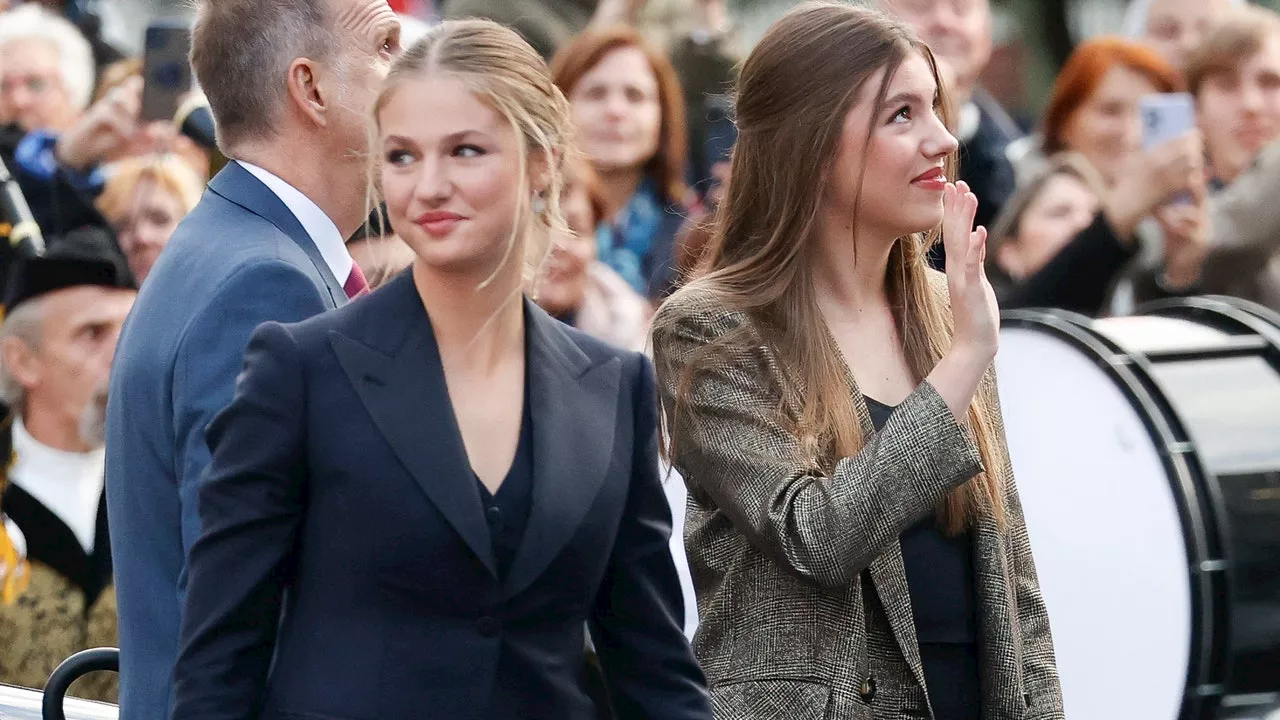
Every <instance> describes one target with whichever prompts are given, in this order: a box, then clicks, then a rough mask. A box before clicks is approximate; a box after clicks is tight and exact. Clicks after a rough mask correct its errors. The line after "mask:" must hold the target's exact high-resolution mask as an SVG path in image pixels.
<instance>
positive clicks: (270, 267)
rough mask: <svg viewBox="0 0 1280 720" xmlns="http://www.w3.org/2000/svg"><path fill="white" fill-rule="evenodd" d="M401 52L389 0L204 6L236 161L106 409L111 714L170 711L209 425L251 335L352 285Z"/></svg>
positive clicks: (207, 203)
mask: <svg viewBox="0 0 1280 720" xmlns="http://www.w3.org/2000/svg"><path fill="white" fill-rule="evenodd" d="M398 49H399V23H398V21H397V19H396V16H395V13H394V12H392V10H391V9H390V8H389V7H388V6H387V3H386V0H202V2H201V4H200V7H199V9H198V12H197V15H196V21H195V26H194V29H193V33H192V49H191V62H192V67H193V69H194V70H195V74H196V77H197V79H198V80H199V82H200V85H201V87H202V89H203V90H204V92H205V94H206V95H207V96H208V98H209V104H210V106H211V108H212V111H213V115H214V118H215V121H216V124H217V132H218V142H219V145H220V147H221V149H222V151H223V152H224V154H225V155H226V156H227V157H228V158H231V160H232V162H230V163H229V164H228V165H227V167H226V168H225V169H224V170H223V171H222V172H220V173H219V174H218V175H217V176H216V177H215V178H214V179H213V180H212V181H211V182H210V183H209V189H208V192H207V193H205V196H204V198H203V199H202V200H201V202H200V204H199V205H198V206H196V208H195V210H193V211H192V212H191V214H190V215H188V216H187V218H186V219H185V220H184V221H183V222H182V224H181V225H180V226H179V227H178V229H177V231H175V233H174V234H173V237H172V239H171V240H170V242H169V244H168V246H167V247H166V248H165V251H164V252H163V253H162V254H161V256H160V259H159V261H158V262H157V263H156V265H155V267H154V268H153V269H152V271H151V274H150V275H149V276H148V277H147V282H146V283H145V285H144V286H143V288H142V291H141V293H140V294H139V296H138V300H137V303H136V304H135V305H134V309H133V312H132V314H131V315H130V317H129V320H128V322H127V323H126V324H125V327H124V330H123V332H122V333H121V336H120V343H119V346H118V350H117V354H116V359H115V364H114V366H113V369H112V375H111V399H110V404H109V407H108V410H107V413H108V414H107V448H108V450H107V507H108V514H109V516H110V517H111V544H112V550H113V556H114V560H115V572H116V587H117V596H118V599H119V608H120V647H121V658H120V660H121V667H120V671H121V672H120V680H121V699H120V705H121V718H123V719H124V720H161V719H162V718H167V717H168V715H169V711H170V706H171V684H172V680H171V676H172V669H173V664H174V660H175V658H176V656H177V652H178V632H179V625H180V621H181V619H180V615H181V608H182V605H183V599H184V598H183V596H184V593H185V586H186V570H185V563H186V552H187V550H188V549H189V548H190V546H191V544H192V543H194V542H195V539H196V538H197V536H198V535H199V532H200V526H199V522H200V521H199V514H198V512H197V508H196V504H195V503H196V495H197V493H196V491H197V485H198V482H199V479H200V476H201V474H202V472H203V471H204V469H205V466H206V465H207V464H208V462H209V450H208V448H207V447H206V445H205V426H206V425H207V424H208V422H209V420H210V419H211V418H212V417H213V416H214V414H215V413H217V412H218V411H219V410H221V409H222V408H223V407H224V406H225V405H227V403H228V402H230V400H231V397H232V393H233V390H234V385H235V380H236V375H237V373H238V372H239V370H240V368H241V364H242V357H243V354H244V350H245V346H246V344H247V343H248V339H249V335H250V334H251V333H252V331H253V329H254V328H255V327H257V326H258V325H259V324H261V323H263V322H265V321H268V320H278V321H285V322H289V321H298V320H302V319H304V318H307V317H309V316H312V315H315V314H317V313H320V312H322V311H324V310H326V309H329V308H333V307H335V306H338V305H341V304H344V303H346V302H347V300H348V298H349V297H354V296H355V295H357V294H359V293H361V292H362V291H363V289H364V277H363V274H362V273H361V272H360V269H359V268H358V267H357V266H355V265H354V263H353V262H352V260H351V256H350V255H349V254H348V253H347V251H346V247H345V244H344V239H345V238H347V237H349V236H350V235H351V234H352V233H353V232H354V231H355V230H356V229H357V228H358V227H359V226H360V224H361V222H362V221H363V220H364V218H365V217H366V216H367V211H366V208H365V197H366V195H365V187H364V185H365V179H364V178H365V177H366V172H365V168H364V162H365V161H366V158H367V148H366V139H365V138H366V128H365V117H366V116H367V114H368V111H369V108H370V106H371V104H372V102H373V99H374V96H375V95H376V93H377V91H378V87H379V85H380V84H381V78H382V77H383V76H385V73H386V70H387V68H388V67H389V64H390V61H391V58H392V55H393V54H394V53H396V52H397V51H398Z"/></svg>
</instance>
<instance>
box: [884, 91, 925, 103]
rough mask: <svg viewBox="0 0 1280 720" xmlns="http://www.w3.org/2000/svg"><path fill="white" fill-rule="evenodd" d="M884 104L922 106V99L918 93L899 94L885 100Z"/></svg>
mask: <svg viewBox="0 0 1280 720" xmlns="http://www.w3.org/2000/svg"><path fill="white" fill-rule="evenodd" d="M884 104H885V105H894V106H897V105H903V104H915V105H923V104H924V98H922V97H920V94H919V93H914V92H900V93H898V94H897V95H894V96H893V97H891V98H889V99H888V100H885V101H884Z"/></svg>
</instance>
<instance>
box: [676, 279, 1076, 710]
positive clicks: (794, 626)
mask: <svg viewBox="0 0 1280 720" xmlns="http://www.w3.org/2000/svg"><path fill="white" fill-rule="evenodd" d="M930 272H931V273H932V271H930ZM931 279H932V281H933V282H934V286H935V290H937V291H938V292H940V293H942V294H943V296H944V297H945V294H946V280H945V277H944V276H942V275H941V274H940V273H933V276H932V278H931ZM655 327H656V330H655V334H654V338H653V343H654V359H655V364H656V367H657V373H658V380H659V392H660V393H661V397H662V402H663V407H664V410H665V411H666V413H667V415H666V420H667V428H668V432H669V433H670V434H671V435H670V437H671V453H672V458H671V459H672V462H673V464H674V466H675V467H676V468H677V469H678V470H679V471H680V473H681V474H682V475H683V476H684V479H685V481H686V482H687V483H688V487H689V506H688V517H687V519H686V527H685V542H686V546H687V550H688V554H689V563H690V567H691V570H692V573H693V579H694V585H695V587H696V590H697V595H698V610H699V615H700V618H701V620H700V625H699V627H698V631H697V634H696V635H695V637H694V650H695V652H696V654H697V656H698V659H699V661H700V662H701V663H702V666H703V669H704V671H705V673H706V675H707V680H708V682H709V684H710V687H711V693H712V699H713V705H714V709H715V716H716V718H717V719H718V720H768V719H771V718H778V719H779V720H781V719H783V718H786V719H787V720H818V719H819V718H823V719H828V720H830V719H834V718H839V719H841V720H844V719H854V720H871V719H873V718H874V719H876V720H881V719H888V718H908V717H922V718H924V717H931V716H932V710H931V709H930V708H929V704H928V700H927V697H926V694H925V692H924V673H923V669H922V667H921V663H920V653H919V646H918V643H917V640H916V633H915V622H914V619H913V617H912V611H911V599H910V594H909V590H908V587H907V580H906V573H905V570H904V567H903V561H902V551H901V547H900V545H899V543H898V537H899V535H900V534H901V533H902V532H903V531H904V530H906V529H907V528H908V527H910V526H911V525H912V524H914V523H915V522H916V521H918V520H920V519H921V518H923V517H924V516H925V515H927V514H929V513H931V512H933V511H934V508H936V507H937V505H938V503H939V502H940V501H941V500H942V498H943V497H944V496H945V495H946V493H947V492H948V491H949V490H951V489H953V488H955V487H956V486H958V485H960V484H961V483H963V482H964V481H966V480H968V479H969V478H971V477H973V476H974V475H975V474H976V473H978V472H979V471H980V470H981V468H982V464H981V460H980V458H979V454H978V451H977V447H976V445H975V443H974V442H973V437H972V434H971V432H970V431H969V430H968V429H967V427H965V426H963V425H961V424H960V423H957V422H956V420H955V419H954V416H953V415H952V413H951V411H950V410H949V409H948V407H947V405H946V403H945V402H944V401H943V399H942V398H941V397H940V396H939V395H938V393H937V391H936V390H935V389H934V388H933V387H932V386H931V385H930V384H929V383H928V382H924V383H921V384H920V386H919V387H918V388H916V389H915V391H914V392H912V393H911V395H910V396H909V397H908V398H907V399H906V400H905V401H903V402H902V403H901V405H899V406H898V408H897V409H896V411H895V412H894V413H893V415H892V417H891V419H890V420H889V422H888V423H887V424H886V425H885V427H884V428H883V429H882V431H880V432H878V433H877V432H876V431H875V429H874V426H873V425H872V422H871V417H870V414H869V412H868V411H867V408H866V405H865V403H864V402H863V401H862V395H861V393H860V392H858V390H857V385H856V383H855V382H854V380H853V377H852V374H851V373H849V372H847V368H846V379H847V381H848V383H849V389H850V392H852V393H853V397H854V402H855V406H856V409H857V414H858V418H859V420H860V423H861V425H862V430H863V437H865V438H867V442H866V445H865V446H864V447H863V449H862V450H861V451H860V452H859V453H858V454H857V455H855V456H853V457H849V458H842V459H841V458H804V457H803V452H802V450H801V445H800V442H799V440H798V439H797V438H796V437H795V435H794V434H793V433H792V432H791V431H789V430H788V429H787V425H788V423H787V422H786V421H785V420H786V418H788V417H789V418H791V419H794V418H795V417H796V416H797V414H798V413H797V412H796V408H798V407H800V406H801V405H800V404H801V403H802V402H803V397H804V389H803V388H797V387H792V386H790V385H789V384H788V381H787V380H786V379H785V378H784V375H783V373H782V372H781V369H780V366H779V363H778V360H777V359H776V357H775V356H774V354H773V353H772V352H771V351H770V350H769V349H768V346H767V345H766V344H765V343H764V342H762V341H760V336H759V333H758V330H757V328H756V326H755V325H754V323H753V322H752V320H751V319H750V318H749V317H748V316H747V315H745V314H743V313H736V312H725V311H724V310H723V309H722V308H721V307H718V306H717V305H716V303H715V302H714V301H713V300H712V298H711V297H710V296H709V294H708V293H707V292H706V291H705V290H702V289H699V288H697V287H696V286H690V287H688V288H686V289H685V290H683V291H682V292H680V293H678V294H677V295H675V296H673V298H672V299H671V300H670V301H669V302H668V303H667V304H666V305H664V307H663V308H662V309H661V310H660V312H659V318H658V321H657V322H656V323H655ZM730 333H733V334H735V335H736V336H737V337H738V338H745V339H746V340H747V342H745V343H741V345H743V346H744V347H746V348H749V349H748V350H742V351H730V352H729V353H728V354H727V355H716V356H715V358H716V359H715V362H714V363H713V364H712V365H711V367H710V368H709V369H706V370H702V371H699V372H698V373H696V374H694V375H693V376H692V378H691V379H690V381H689V384H688V386H687V387H688V389H689V391H690V394H689V397H688V399H687V400H686V401H685V402H684V403H683V404H681V406H680V407H679V409H678V410H677V411H676V412H674V413H673V408H674V401H675V396H676V392H677V388H678V387H679V386H680V385H681V383H682V382H683V381H684V380H683V379H684V376H685V372H684V370H685V368H686V366H687V365H688V364H689V362H690V361H691V360H692V359H694V358H695V357H697V356H699V355H700V350H702V349H704V348H705V347H706V346H707V345H708V344H710V343H713V342H715V341H716V340H717V339H721V338H725V337H727V336H729V334H730ZM742 334H745V335H742ZM979 392H980V393H982V394H983V395H984V396H985V397H986V398H987V399H988V401H989V402H991V403H992V404H993V406H995V407H996V408H997V409H998V407H999V406H998V397H997V393H996V387H995V379H994V373H993V372H988V374H987V376H986V378H985V379H984V382H983V383H982V385H981V387H980V389H979ZM995 420H996V423H995V431H996V433H997V436H998V437H999V438H1000V443H1001V444H1002V446H1003V443H1004V427H1003V425H1002V424H1001V423H1000V422H999V416H998V413H997V417H996V418H995ZM1003 456H1004V457H1006V458H1007V457H1008V452H1007V451H1006V452H1004V453H1003ZM817 468H825V470H819V469H817ZM996 471H997V472H999V473H1001V479H1002V481H1003V486H1004V488H1005V500H1006V503H1007V505H1006V508H1007V517H1006V521H1007V522H1006V527H1005V528H1004V529H1001V528H999V527H998V525H997V523H996V521H995V519H994V518H992V517H990V516H987V517H984V518H983V519H981V520H979V521H977V522H976V526H975V527H974V528H973V530H972V531H971V532H972V534H973V548H974V554H973V561H974V578H975V592H976V593H977V595H978V598H977V603H978V608H979V615H980V617H979V621H980V623H979V645H980V659H981V668H982V687H981V697H982V717H983V720H1023V719H1030V718H1035V719H1036V720H1041V719H1044V720H1049V719H1059V720H1060V719H1061V718H1062V717H1063V707H1062V693H1061V688H1060V686H1059V683H1058V674H1057V669H1056V666H1055V662H1054V656H1053V641H1052V638H1051V635H1050V631H1049V619H1048V615H1047V614H1046V612H1045V606H1044V601H1043V599H1042V597H1041V594H1040V588H1039V583H1038V582H1037V580H1036V571H1035V566H1034V563H1033V562H1032V557H1031V546H1030V543H1029V541H1028V538H1027V531H1026V526H1025V524H1024V522H1023V516H1022V508H1021V505H1020V504H1019V501H1018V494H1017V490H1016V488H1015V486H1014V482H1013V474H1012V470H1011V468H1010V466H1009V464H1008V462H1007V461H1006V462H1005V463H1004V464H1003V467H1000V468H997V469H996Z"/></svg>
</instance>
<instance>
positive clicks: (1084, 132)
mask: <svg viewBox="0 0 1280 720" xmlns="http://www.w3.org/2000/svg"><path fill="white" fill-rule="evenodd" d="M1154 92H1157V90H1156V86H1155V85H1154V84H1152V83H1151V81H1150V80H1148V79H1147V78H1146V76H1144V75H1142V74H1140V73H1138V72H1135V71H1133V70H1131V69H1130V68H1128V67H1126V66H1124V65H1115V66H1113V67H1112V68H1111V69H1110V70H1108V71H1107V74H1106V75H1104V76H1103V78H1102V81H1101V82H1100V83H1098V87H1097V88H1096V89H1095V90H1094V91H1093V94H1092V95H1090V96H1089V98H1088V99H1086V100H1085V101H1084V103H1083V104H1082V105H1080V107H1079V108H1077V109H1076V111H1075V113H1074V114H1073V115H1072V116H1071V117H1070V119H1068V120H1067V122H1066V125H1065V126H1064V127H1063V129H1062V141H1063V144H1065V145H1066V148H1067V149H1068V150H1074V151H1076V152H1078V153H1080V154H1081V155H1084V156H1085V159H1087V160H1088V161H1089V163H1090V164H1091V165H1093V166H1094V167H1095V168H1096V169H1097V170H1098V172H1100V173H1102V176H1103V178H1104V179H1105V180H1106V181H1107V183H1112V182H1115V179H1116V177H1117V176H1118V175H1119V173H1120V169H1121V168H1122V167H1124V165H1125V163H1126V162H1128V161H1129V158H1130V157H1131V156H1132V155H1133V154H1134V153H1136V152H1139V151H1140V150H1142V117H1141V114H1140V113H1139V111H1138V109H1139V101H1140V100H1141V99H1142V96H1143V95H1149V94H1151V93H1154Z"/></svg>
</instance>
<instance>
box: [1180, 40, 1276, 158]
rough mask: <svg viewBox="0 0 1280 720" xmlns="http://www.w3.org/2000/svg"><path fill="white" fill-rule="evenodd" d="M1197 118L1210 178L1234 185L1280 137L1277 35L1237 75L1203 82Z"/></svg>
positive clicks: (1217, 77)
mask: <svg viewBox="0 0 1280 720" xmlns="http://www.w3.org/2000/svg"><path fill="white" fill-rule="evenodd" d="M1196 113H1197V120H1198V123H1199V125H1200V128H1201V130H1202V131H1203V132H1204V139H1205V148H1206V149H1207V150H1208V153H1209V161H1210V163H1211V164H1212V167H1213V172H1214V175H1215V176H1217V178H1218V179H1219V180H1222V181H1223V182H1231V181H1232V180H1235V179H1236V177H1237V176H1238V175H1240V173H1242V172H1244V170H1245V169H1246V168H1248V167H1249V166H1250V165H1251V164H1252V163H1253V159H1254V157H1256V156H1257V154H1258V151H1259V150H1261V149H1262V148H1263V146H1264V145H1266V144H1268V143H1270V142H1271V141H1272V140H1275V139H1276V137H1277V136H1280V35H1273V36H1271V38H1270V39H1269V40H1267V42H1266V44H1264V45H1263V46H1262V48H1261V50H1259V51H1258V52H1257V53H1255V54H1254V55H1252V56H1250V57H1248V58H1245V59H1244V60H1243V61H1242V62H1241V63H1240V65H1239V66H1238V67H1236V68H1235V70H1233V71H1230V72H1224V73H1218V74H1216V75H1210V76H1208V77H1206V78H1205V79H1204V81H1203V82H1202V83H1201V84H1200V92H1199V94H1198V95H1197V97H1196Z"/></svg>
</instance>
